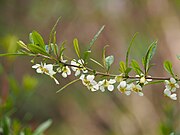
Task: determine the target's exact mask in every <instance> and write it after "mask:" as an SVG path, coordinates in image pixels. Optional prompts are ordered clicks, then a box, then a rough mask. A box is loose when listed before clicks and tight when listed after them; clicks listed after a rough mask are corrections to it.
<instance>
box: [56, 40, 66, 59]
mask: <svg viewBox="0 0 180 135" xmlns="http://www.w3.org/2000/svg"><path fill="white" fill-rule="evenodd" d="M65 44H66V41H64V42H62V44H61V46H60V48H59V57H58V58H59V59H61V57H62V55H63V52H64V50H65V47H64V45H65Z"/></svg>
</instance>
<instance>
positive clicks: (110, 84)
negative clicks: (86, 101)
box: [98, 79, 116, 92]
mask: <svg viewBox="0 0 180 135" xmlns="http://www.w3.org/2000/svg"><path fill="white" fill-rule="evenodd" d="M115 82H116V80H114V79H110V80H109V81H108V80H107V79H104V80H102V81H99V83H98V85H99V88H100V90H101V91H102V92H104V91H105V89H106V88H107V89H108V90H109V91H113V90H114V85H113V84H114V83H115Z"/></svg>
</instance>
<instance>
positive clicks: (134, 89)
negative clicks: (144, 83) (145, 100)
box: [130, 83, 144, 96]
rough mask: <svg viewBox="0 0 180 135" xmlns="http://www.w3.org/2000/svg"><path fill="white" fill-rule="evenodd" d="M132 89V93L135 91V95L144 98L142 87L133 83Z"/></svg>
mask: <svg viewBox="0 0 180 135" xmlns="http://www.w3.org/2000/svg"><path fill="white" fill-rule="evenodd" d="M130 89H131V90H132V91H134V92H135V93H137V94H138V95H139V96H143V95H144V94H143V93H142V87H141V86H140V85H139V84H137V85H134V84H133V83H131V84H130Z"/></svg>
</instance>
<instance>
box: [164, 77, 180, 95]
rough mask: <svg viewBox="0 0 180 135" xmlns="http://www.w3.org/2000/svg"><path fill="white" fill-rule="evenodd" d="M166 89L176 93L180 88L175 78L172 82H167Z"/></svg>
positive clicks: (171, 79)
mask: <svg viewBox="0 0 180 135" xmlns="http://www.w3.org/2000/svg"><path fill="white" fill-rule="evenodd" d="M165 87H166V89H168V90H170V91H171V92H175V91H176V89H177V88H179V84H178V83H177V81H176V80H175V79H174V78H172V77H171V78H170V80H165Z"/></svg>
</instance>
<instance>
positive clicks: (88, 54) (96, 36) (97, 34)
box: [83, 25, 105, 63]
mask: <svg viewBox="0 0 180 135" xmlns="http://www.w3.org/2000/svg"><path fill="white" fill-rule="evenodd" d="M104 27H105V26H104V25H103V26H102V27H101V29H100V30H99V31H98V32H97V33H96V34H95V36H94V37H93V39H92V40H91V42H90V43H89V46H88V48H87V50H86V51H85V52H84V55H83V59H84V61H85V63H87V61H88V60H89V58H90V54H91V48H92V46H93V45H94V43H95V41H96V40H97V38H98V37H99V35H100V34H101V32H102V31H103V29H104Z"/></svg>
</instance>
